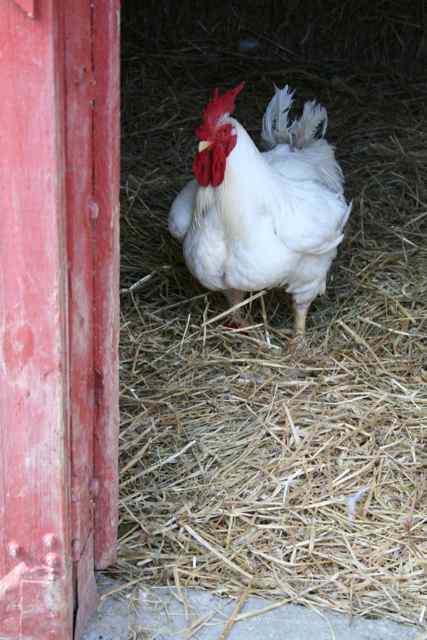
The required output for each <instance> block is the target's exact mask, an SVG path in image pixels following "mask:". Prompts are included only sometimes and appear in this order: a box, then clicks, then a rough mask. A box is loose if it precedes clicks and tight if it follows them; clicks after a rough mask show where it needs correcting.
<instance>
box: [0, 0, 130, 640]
mask: <svg viewBox="0 0 427 640" xmlns="http://www.w3.org/2000/svg"><path fill="white" fill-rule="evenodd" d="M118 9H119V2H118V0H73V2H72V3H71V2H65V3H62V2H57V0H16V2H13V0H0V67H1V74H0V95H1V100H0V122H1V133H0V138H1V143H2V144H1V148H2V152H1V154H0V210H1V212H2V215H1V216H0V471H1V473H0V637H1V638H2V640H3V638H5V639H8V640H9V639H10V640H12V639H13V640H69V639H71V638H72V637H73V636H74V633H75V637H76V638H78V637H79V634H80V632H81V629H82V628H83V626H84V624H85V622H86V620H87V618H88V616H89V615H90V614H91V613H92V611H93V609H94V607H95V603H96V591H95V582H94V565H96V566H99V567H105V566H107V565H108V564H109V563H110V562H111V561H112V560H113V559H114V554H115V543H116V529H117V428H118V383H117V376H118V362H117V357H118V356H117V341H118V259H119V250H118V188H119V187H118V177H119V12H118ZM94 558H95V559H94Z"/></svg>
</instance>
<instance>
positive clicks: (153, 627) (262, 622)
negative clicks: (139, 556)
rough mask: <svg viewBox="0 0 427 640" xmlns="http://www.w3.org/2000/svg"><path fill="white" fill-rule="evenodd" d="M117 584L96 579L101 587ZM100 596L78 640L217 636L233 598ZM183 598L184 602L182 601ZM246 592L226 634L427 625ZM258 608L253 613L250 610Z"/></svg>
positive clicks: (307, 639) (388, 635)
mask: <svg viewBox="0 0 427 640" xmlns="http://www.w3.org/2000/svg"><path fill="white" fill-rule="evenodd" d="M116 586H118V585H117V584H115V583H112V582H110V581H108V580H107V581H105V580H104V581H103V582H102V583H101V591H103V592H106V591H109V590H110V589H111V588H115V587H116ZM124 593H125V592H123V593H122V594H117V595H114V596H110V597H108V598H106V599H105V600H103V601H102V603H101V605H100V607H99V610H98V613H97V615H96V616H95V618H94V619H93V620H92V622H91V624H90V625H89V628H88V629H87V631H86V633H85V634H84V636H83V639H82V640H129V639H133V640H186V639H189V638H191V640H220V639H221V634H222V632H223V631H224V628H225V626H226V624H227V621H228V619H229V618H230V616H231V614H232V612H233V610H234V608H235V606H236V601H235V600H232V599H230V598H227V599H223V598H219V597H218V596H215V595H213V594H210V593H208V592H206V591H197V590H194V589H184V590H182V592H181V595H182V601H180V600H181V596H180V595H179V593H178V592H177V590H176V589H174V588H169V587H154V588H150V589H146V588H138V590H137V591H136V592H133V593H131V594H129V591H128V592H127V595H124ZM184 601H185V602H184ZM272 604H275V602H274V601H268V600H264V599H262V598H255V597H250V598H248V599H247V600H246V602H245V604H244V606H243V607H242V609H241V611H240V614H239V615H240V616H242V615H243V616H244V619H242V620H240V621H238V622H236V623H235V624H234V625H233V626H232V628H231V631H230V633H229V635H228V636H225V637H226V638H227V640H282V639H283V640H313V639H315V640H427V633H426V630H424V631H421V630H420V629H416V628H414V627H411V626H406V625H401V624H397V623H395V622H391V621H388V620H368V619H365V618H359V617H354V618H353V619H352V620H350V619H349V617H348V616H345V615H341V614H337V613H333V612H330V611H325V610H324V609H312V608H306V607H302V606H299V605H294V604H286V605H283V606H281V607H277V608H274V609H271V610H270V611H267V612H264V613H261V610H262V609H265V608H266V607H269V606H271V605H272ZM255 614H257V615H255Z"/></svg>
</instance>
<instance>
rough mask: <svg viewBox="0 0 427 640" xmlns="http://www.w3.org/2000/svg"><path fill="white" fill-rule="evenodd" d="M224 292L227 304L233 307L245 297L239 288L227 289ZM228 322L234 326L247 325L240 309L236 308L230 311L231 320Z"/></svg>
mask: <svg viewBox="0 0 427 640" xmlns="http://www.w3.org/2000/svg"><path fill="white" fill-rule="evenodd" d="M224 294H225V297H226V298H227V300H228V304H229V305H230V307H234V306H236V304H240V302H243V300H244V297H245V293H244V291H240V290H239V289H227V290H226V291H224ZM228 324H229V325H230V326H233V327H235V328H241V327H245V326H247V323H246V321H245V319H244V317H243V315H242V310H241V309H236V310H235V311H233V312H232V313H231V321H230V322H229V323H228Z"/></svg>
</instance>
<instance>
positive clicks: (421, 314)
mask: <svg viewBox="0 0 427 640" xmlns="http://www.w3.org/2000/svg"><path fill="white" fill-rule="evenodd" d="M137 31H138V25H137V24H135V23H132V24H130V25H129V33H130V34H131V36H130V40H129V42H128V43H127V45H126V49H125V62H124V68H123V86H124V97H123V110H124V113H123V122H124V135H123V201H122V202H123V211H122V216H123V220H122V271H123V278H122V364H121V369H122V370H121V377H122V430H121V464H122V473H121V482H122V487H121V525H120V558H119V562H118V565H117V567H116V569H115V571H116V572H117V573H118V574H119V575H120V576H121V577H122V578H123V577H126V578H129V579H135V578H139V579H140V580H141V581H142V582H143V583H145V584H147V583H148V584H149V583H151V584H152V583H157V584H165V583H173V582H176V583H178V584H180V585H181V586H196V587H201V588H208V589H211V590H213V591H215V592H216V593H222V594H227V595H230V594H231V595H238V594H240V593H241V592H242V590H243V589H244V588H245V587H246V586H248V585H249V586H250V589H251V593H254V594H260V595H268V596H274V597H277V598H278V599H286V600H288V601H295V602H300V603H306V604H309V605H311V606H316V607H322V606H329V607H333V608H334V609H337V610H340V611H343V612H348V613H354V614H356V613H362V614H366V615H370V616H377V615H382V616H388V617H391V618H394V619H395V620H400V621H409V622H412V623H419V624H421V625H425V624H426V607H427V484H426V476H427V446H426V429H427V385H426V382H427V369H426V367H427V352H426V340H425V338H426V335H427V304H426V293H427V291H426V289H427V284H426V266H427V249H426V232H427V114H426V110H425V104H426V98H427V90H426V85H425V83H424V78H423V77H422V76H420V75H417V73H412V74H411V75H410V76H408V75H407V73H406V72H405V71H403V70H401V69H399V68H398V66H397V65H393V66H388V67H385V66H378V65H377V66H373V65H372V64H363V63H361V62H358V63H357V64H355V63H351V62H349V61H348V60H343V59H339V58H338V57H337V56H336V54H335V55H334V57H331V59H328V57H327V55H323V56H319V57H318V59H317V61H313V59H312V60H311V61H310V60H307V59H305V60H302V59H300V58H299V57H298V56H296V55H295V56H292V55H290V54H288V53H286V55H285V54H283V55H282V54H281V50H280V49H277V48H276V49H275V50H274V47H273V48H272V49H271V48H269V47H267V48H265V49H263V48H261V51H260V53H259V56H258V58H257V57H254V56H245V55H242V54H240V53H239V52H238V50H237V39H236V40H235V41H232V40H229V41H224V42H221V43H218V42H217V41H216V40H215V34H212V32H209V34H208V35H207V36H206V38H205V43H203V41H197V42H196V41H192V40H191V34H189V37H188V40H187V42H184V43H183V44H182V45H181V46H180V47H179V48H178V47H176V48H175V49H166V48H164V47H163V48H162V49H160V48H159V49H150V48H148V47H146V49H144V42H143V41H141V40H140V41H138V37H137ZM132 34H133V35H132ZM208 36H209V37H208ZM282 53H283V52H282ZM412 71H413V70H412ZM242 78H245V79H246V80H247V88H246V89H245V91H244V92H243V94H242V95H241V97H240V98H239V102H238V108H237V111H236V116H237V117H238V118H239V120H240V121H241V122H242V124H243V125H244V126H246V127H247V129H248V130H249V131H250V133H251V134H252V135H254V136H255V137H256V139H258V134H259V128H260V120H261V116H262V113H263V109H264V108H265V105H266V102H267V100H268V99H269V97H270V94H271V87H272V81H275V82H276V83H279V84H283V83H285V82H288V83H289V84H290V85H291V86H294V87H295V88H296V89H297V93H298V96H299V98H300V99H301V100H302V99H306V98H313V97H316V98H318V99H319V100H321V101H322V102H323V103H324V104H325V105H326V106H327V108H328V111H329V116H330V129H329V139H330V140H331V141H332V142H334V143H335V144H336V145H337V153H338V157H339V159H340V161H341V162H342V165H343V167H344V171H345V174H346V176H347V184H348V188H347V193H348V195H349V197H350V198H353V199H354V209H353V214H352V218H351V221H350V223H349V226H348V228H347V238H346V241H345V243H344V244H343V245H342V247H341V249H340V252H339V257H338V259H337V260H336V263H335V265H334V268H333V272H332V274H331V281H330V284H329V288H328V292H327V295H326V296H325V297H324V298H322V299H318V301H317V302H316V304H315V305H314V307H313V310H312V312H311V314H310V316H309V321H308V348H307V350H306V351H305V352H303V353H299V352H297V353H294V352H292V350H291V349H290V337H291V331H292V322H291V313H290V309H289V307H288V302H287V298H286V294H284V293H283V292H281V291H274V292H270V293H268V294H267V295H265V296H264V297H263V298H262V299H261V298H260V299H257V300H256V301H254V302H253V303H252V310H251V312H252V316H253V317H254V319H255V322H256V326H254V327H253V328H252V329H251V330H249V331H248V332H247V333H239V332H230V331H226V330H224V329H223V327H222V324H221V321H219V322H213V323H211V324H205V323H207V322H208V321H209V320H210V319H212V318H214V317H215V316H216V315H217V314H219V313H221V312H222V311H223V310H224V309H225V303H224V300H223V299H222V298H221V297H220V296H217V295H213V294H210V293H207V292H206V291H204V290H203V289H201V288H200V287H199V286H198V285H197V283H195V282H194V281H193V280H192V279H191V277H190V276H189V274H188V272H187V269H186V267H185V265H184V263H183V259H182V256H181V249H180V247H179V246H178V245H177V244H176V243H175V242H174V241H173V240H172V238H170V237H169V235H168V233H167V228H166V219H167V213H168V207H169V205H170V203H171V200H172V198H173V196H174V194H175V193H176V192H177V191H178V189H179V188H180V187H181V186H182V185H183V184H184V183H185V181H186V180H187V179H188V178H189V177H190V168H191V160H192V155H193V152H194V148H195V141H194V137H193V129H194V125H195V123H196V122H197V121H198V119H199V116H200V112H201V109H202V107H203V106H204V104H205V102H206V100H207V98H208V96H209V95H210V92H211V90H212V88H213V87H214V86H215V85H216V84H219V85H220V86H221V87H225V86H231V85H232V84H233V83H236V82H237V81H240V80H241V79H242ZM357 492H359V494H358V493H357ZM357 497H360V500H359V501H358V502H357V504H356V499H355V498H357ZM353 507H355V510H354V513H353Z"/></svg>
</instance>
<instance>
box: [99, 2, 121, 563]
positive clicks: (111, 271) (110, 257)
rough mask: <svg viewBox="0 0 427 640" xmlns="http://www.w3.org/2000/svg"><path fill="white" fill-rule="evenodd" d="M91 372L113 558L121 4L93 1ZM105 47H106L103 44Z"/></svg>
mask: <svg viewBox="0 0 427 640" xmlns="http://www.w3.org/2000/svg"><path fill="white" fill-rule="evenodd" d="M93 7H94V20H93V24H94V28H95V31H94V45H95V47H94V66H95V79H96V85H95V92H96V94H95V119H94V145H95V149H96V153H95V156H94V160H95V164H94V178H95V200H96V202H97V205H98V218H97V220H96V225H95V280H94V287H95V313H94V318H95V327H94V328H95V371H96V378H97V379H96V381H95V384H96V386H97V394H96V397H97V419H96V424H95V441H94V453H95V458H94V460H95V475H96V477H97V479H98V482H99V485H98V486H99V492H98V497H97V503H96V512H95V560H96V566H97V567H99V568H102V567H106V566H108V565H109V564H110V563H111V562H113V560H114V558H115V556H116V542H117V517H118V426H119V414H118V397H119V391H118V370H119V368H118V340H119V177H120V167H119V156H120V78H119V73H120V59H119V55H120V19H119V16H120V14H119V11H120V2H119V0H94V1H93ZM106 43H108V46H107V44H106Z"/></svg>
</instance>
